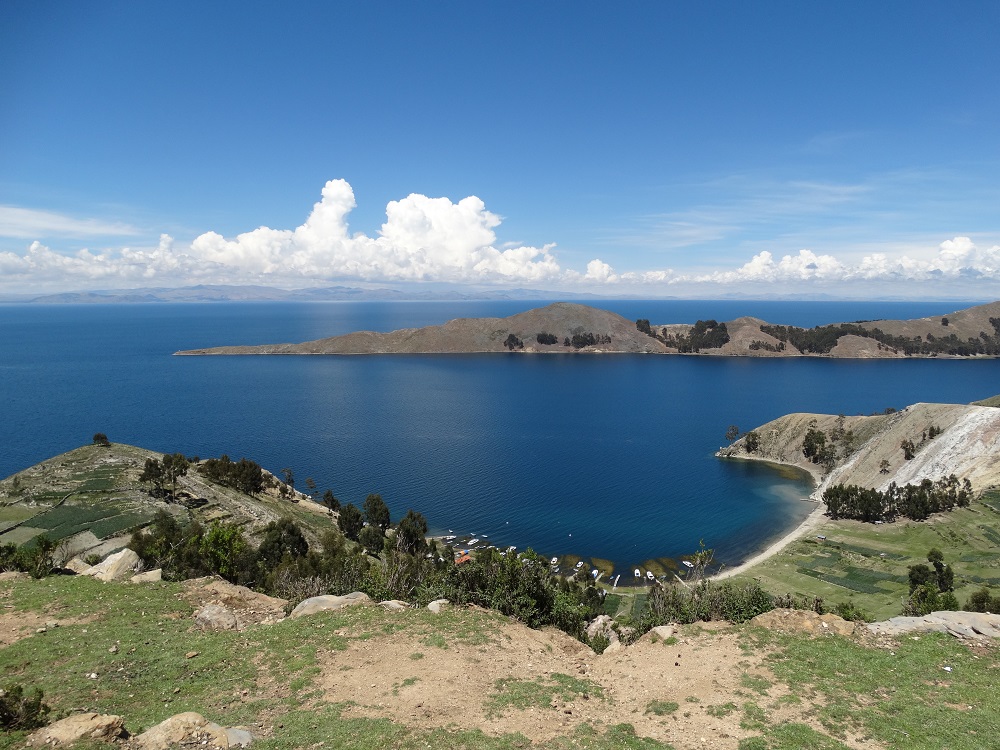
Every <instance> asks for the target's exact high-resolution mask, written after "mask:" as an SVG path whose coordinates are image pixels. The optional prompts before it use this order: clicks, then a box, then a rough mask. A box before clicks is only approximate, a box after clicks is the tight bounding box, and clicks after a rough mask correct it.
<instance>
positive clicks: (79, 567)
mask: <svg viewBox="0 0 1000 750" xmlns="http://www.w3.org/2000/svg"><path fill="white" fill-rule="evenodd" d="M90 567H91V566H90V565H88V564H87V563H85V562H84V561H83V558H82V557H80V556H77V557H74V558H73V559H71V560H68V561H66V563H64V564H63V568H64V569H65V570H72V571H73V572H74V573H76V574H77V575H79V574H80V573H85V572H87V571H88V570H90Z"/></svg>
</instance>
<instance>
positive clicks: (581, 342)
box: [563, 331, 611, 349]
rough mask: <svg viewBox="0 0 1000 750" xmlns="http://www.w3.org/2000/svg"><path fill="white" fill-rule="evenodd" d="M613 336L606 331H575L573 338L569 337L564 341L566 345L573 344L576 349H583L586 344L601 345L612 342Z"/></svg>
mask: <svg viewBox="0 0 1000 750" xmlns="http://www.w3.org/2000/svg"><path fill="white" fill-rule="evenodd" d="M610 343H611V336H609V335H608V334H606V333H591V332H590V331H584V332H583V333H574V334H573V338H567V339H565V340H564V341H563V345H564V346H572V347H573V348H574V349H583V347H585V346H599V345H601V344H610Z"/></svg>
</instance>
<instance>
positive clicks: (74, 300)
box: [0, 284, 607, 305]
mask: <svg viewBox="0 0 1000 750" xmlns="http://www.w3.org/2000/svg"><path fill="white" fill-rule="evenodd" d="M504 299H510V300H537V299H607V297H603V296H601V295H597V294H584V293H572V292H553V291H546V290H543V289H462V288H456V287H438V288H434V287H430V288H428V287H424V288H420V289H407V288H402V289H392V288H387V287H386V288H359V287H348V286H329V287H315V288H310V289H278V288H275V287H268V286H227V285H218V284H201V285H198V286H187V287H179V288H156V287H149V288H143V289H106V290H94V291H78V292H60V293H56V294H41V295H32V294H3V295H0V302H7V303H10V302H20V303H31V304H45V305H53V304H112V303H118V304H137V303H156V302H159V303H164V302H340V301H349V300H365V301H380V300H383V301H388V302H392V301H400V302H402V301H422V300H429V301H434V300H441V301H452V300H454V301H461V300H504Z"/></svg>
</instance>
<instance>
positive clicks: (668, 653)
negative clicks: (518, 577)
mask: <svg viewBox="0 0 1000 750" xmlns="http://www.w3.org/2000/svg"><path fill="white" fill-rule="evenodd" d="M399 616H403V617H405V616H406V613H400V614H399ZM345 634H347V633H345ZM766 657H767V653H766V652H762V651H756V652H751V651H747V650H744V648H742V647H741V644H740V640H739V638H738V636H737V633H736V632H735V631H734V630H732V629H731V628H730V627H728V626H725V625H721V626H716V627H707V628H706V627H702V628H692V629H688V630H686V631H684V632H682V633H681V634H680V635H679V637H677V639H676V642H671V641H670V640H668V641H661V640H659V639H656V638H655V637H654V636H651V635H646V636H644V637H643V638H642V639H640V640H639V641H638V642H637V643H635V644H634V645H632V646H629V647H628V648H625V649H624V650H620V651H616V652H612V653H605V654H602V655H596V654H594V652H593V651H591V650H590V649H589V648H587V647H586V646H583V645H582V644H580V643H579V642H577V641H576V640H574V639H572V638H570V637H569V636H567V635H565V634H564V633H561V632H559V631H556V630H543V631H534V630H530V629H528V628H525V627H523V626H521V625H519V624H518V623H514V622H510V623H507V624H505V625H503V626H502V627H500V628H499V629H498V630H497V631H496V632H493V633H491V634H490V642H489V643H486V644H479V645H473V644H462V643H457V644H456V643H449V644H448V645H447V647H446V648H441V647H438V646H434V645H429V644H428V642H427V639H426V638H425V637H423V636H421V635H419V634H414V633H397V634H396V635H393V636H391V637H387V638H379V639H377V640H374V639H373V640H351V642H350V646H349V647H348V649H347V650H346V651H331V652H329V653H327V654H325V655H324V657H323V659H322V673H321V674H320V676H319V677H318V678H317V679H318V686H319V687H320V688H321V690H322V694H323V698H322V700H323V701H324V702H330V703H346V704H348V707H347V708H346V709H345V711H344V715H345V716H357V717H369V718H388V719H391V720H393V721H396V722H399V723H401V724H404V725H407V726H413V727H418V728H432V727H452V728H459V729H479V730H481V731H483V732H485V733H487V734H491V735H501V734H505V733H517V732H519V733H521V734H523V735H524V736H525V737H527V738H528V739H530V740H532V741H535V742H538V741H545V740H549V739H552V738H554V737H558V736H565V735H567V734H568V733H571V732H572V731H573V730H574V729H575V728H576V727H578V726H580V725H582V724H588V725H590V726H592V727H594V728H596V729H598V730H599V731H603V730H604V729H606V728H607V727H610V726H613V725H616V724H622V723H627V724H631V725H632V726H634V727H635V730H636V732H637V734H638V735H639V736H645V737H653V738H655V739H658V740H662V741H665V742H669V743H671V744H673V745H674V746H675V747H677V748H679V749H683V748H704V747H712V748H723V749H727V748H729V749H734V748H736V747H737V746H738V744H739V741H740V739H742V738H744V737H746V736H749V735H752V734H756V732H755V731H753V730H748V729H744V728H742V727H741V726H740V723H741V720H742V719H743V717H744V713H743V711H742V707H743V706H744V704H746V703H748V702H753V703H756V704H757V705H759V706H760V707H761V708H763V709H764V710H765V711H766V712H767V715H768V717H769V719H770V720H771V721H775V722H779V723H780V722H786V721H795V722H801V723H806V724H810V725H811V726H814V727H816V728H817V729H819V728H820V727H819V726H818V725H817V724H816V722H815V721H814V719H813V718H812V717H811V715H810V713H811V712H810V709H811V708H812V707H813V704H812V703H811V702H810V699H809V698H808V697H806V696H799V701H798V702H795V703H792V702H786V701H783V700H782V698H783V697H786V696H787V695H788V689H787V687H785V686H783V685H780V684H777V683H776V681H775V678H774V675H773V674H772V673H771V672H770V670H769V669H768V667H767V665H766ZM553 676H555V677H553ZM562 676H566V677H562ZM559 679H563V680H564V681H565V680H567V679H572V680H579V681H580V682H575V683H574V684H575V685H576V686H577V687H578V689H577V690H576V691H575V692H571V694H570V695H569V697H568V698H566V697H562V696H560V695H559V692H558V690H557V689H556V688H555V685H556V681H558V680H559ZM505 681H514V683H513V684H511V683H510V682H505ZM524 683H535V684H540V685H552V686H553V690H552V692H551V693H550V694H549V695H548V696H547V698H546V699H545V700H544V701H542V702H539V703H537V704H535V705H528V706H524V707H514V706H509V705H508V706H502V705H501V704H499V703H497V699H498V698H500V697H502V696H504V695H509V694H510V692H511V691H513V690H516V689H517V687H518V686H520V685H523V684H524ZM671 704H676V707H673V706H672V705H671ZM657 711H659V712H660V714H661V715H658V714H657ZM847 741H848V744H850V745H851V746H855V747H872V745H871V743H870V742H868V743H861V742H860V740H857V739H856V738H855V739H851V738H847Z"/></svg>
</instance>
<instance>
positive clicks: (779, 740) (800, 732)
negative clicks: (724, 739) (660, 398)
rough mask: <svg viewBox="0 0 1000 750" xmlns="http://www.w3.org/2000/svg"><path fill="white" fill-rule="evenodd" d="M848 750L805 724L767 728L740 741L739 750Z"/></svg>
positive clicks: (843, 745) (845, 746)
mask: <svg viewBox="0 0 1000 750" xmlns="http://www.w3.org/2000/svg"><path fill="white" fill-rule="evenodd" d="M804 747H808V748H810V750H848V746H847V745H845V744H843V743H842V742H839V741H838V740H835V739H833V738H832V737H828V736H827V735H825V734H822V733H820V732H817V731H816V730H815V729H813V728H812V727H809V726H806V725H805V724H795V723H788V724H780V725H778V726H775V727H769V728H767V729H766V730H765V731H764V734H763V735H761V736H758V737H747V738H745V739H743V740H741V741H740V744H739V750H802V748H804Z"/></svg>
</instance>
